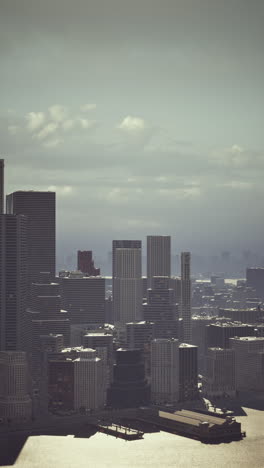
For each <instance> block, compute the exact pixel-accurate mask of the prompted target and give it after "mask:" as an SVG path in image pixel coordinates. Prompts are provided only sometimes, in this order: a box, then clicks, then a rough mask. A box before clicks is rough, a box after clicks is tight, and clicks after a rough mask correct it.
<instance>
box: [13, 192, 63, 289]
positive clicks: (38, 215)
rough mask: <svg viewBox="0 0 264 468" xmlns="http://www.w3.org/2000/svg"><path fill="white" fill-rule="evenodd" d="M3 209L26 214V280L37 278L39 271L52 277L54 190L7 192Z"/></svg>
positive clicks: (53, 262)
mask: <svg viewBox="0 0 264 468" xmlns="http://www.w3.org/2000/svg"><path fill="white" fill-rule="evenodd" d="M6 212H7V213H8V214H16V215H19V214H23V215H26V216H27V217H28V233H29V282H30V284H31V283H34V282H38V281H39V278H40V274H41V272H47V273H49V280H50V281H53V280H54V278H55V259H56V249H55V247H56V246H55V242H56V232H55V193H54V192H35V191H33V190H32V191H18V192H14V193H11V194H10V195H7V197H6Z"/></svg>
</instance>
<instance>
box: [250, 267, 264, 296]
mask: <svg viewBox="0 0 264 468" xmlns="http://www.w3.org/2000/svg"><path fill="white" fill-rule="evenodd" d="M246 275H247V286H248V287H249V288H254V289H255V290H256V295H257V297H260V298H261V299H263V298H264V268H247V272H246Z"/></svg>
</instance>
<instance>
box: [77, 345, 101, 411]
mask: <svg viewBox="0 0 264 468" xmlns="http://www.w3.org/2000/svg"><path fill="white" fill-rule="evenodd" d="M104 369H105V368H104V365H103V361H102V359H100V358H99V357H97V356H96V351H95V350H94V349H89V348H88V349H86V348H84V349H82V350H81V351H80V353H79V356H78V357H77V358H76V359H75V360H74V409H76V410H80V409H84V410H87V409H89V410H96V409H99V408H103V407H104V405H105V403H106V401H105V396H106V394H105V378H106V376H105V374H104Z"/></svg>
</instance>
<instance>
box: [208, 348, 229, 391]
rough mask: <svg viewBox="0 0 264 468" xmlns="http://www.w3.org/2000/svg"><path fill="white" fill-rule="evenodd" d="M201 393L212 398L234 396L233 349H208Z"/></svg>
mask: <svg viewBox="0 0 264 468" xmlns="http://www.w3.org/2000/svg"><path fill="white" fill-rule="evenodd" d="M203 393H204V394H205V395H206V396H209V397H213V398H215V397H222V398H223V397H234V396H235V394H236V382H235V353H234V350H233V349H228V348H227V349H222V348H209V349H208V351H207V357H206V369H205V373H204V378H203Z"/></svg>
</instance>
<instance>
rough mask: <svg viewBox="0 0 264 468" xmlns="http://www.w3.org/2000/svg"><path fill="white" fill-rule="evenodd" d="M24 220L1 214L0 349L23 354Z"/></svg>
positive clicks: (25, 221)
mask: <svg viewBox="0 0 264 468" xmlns="http://www.w3.org/2000/svg"><path fill="white" fill-rule="evenodd" d="M27 240H28V230H27V218H26V216H22V215H18V216H16V215H5V214H2V215H0V350H3V351H24V350H25V346H26V338H25V333H26V323H25V313H26V305H27V296H28V276H27V274H28V271H27V267H28V257H27V249H28V245H27Z"/></svg>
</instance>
